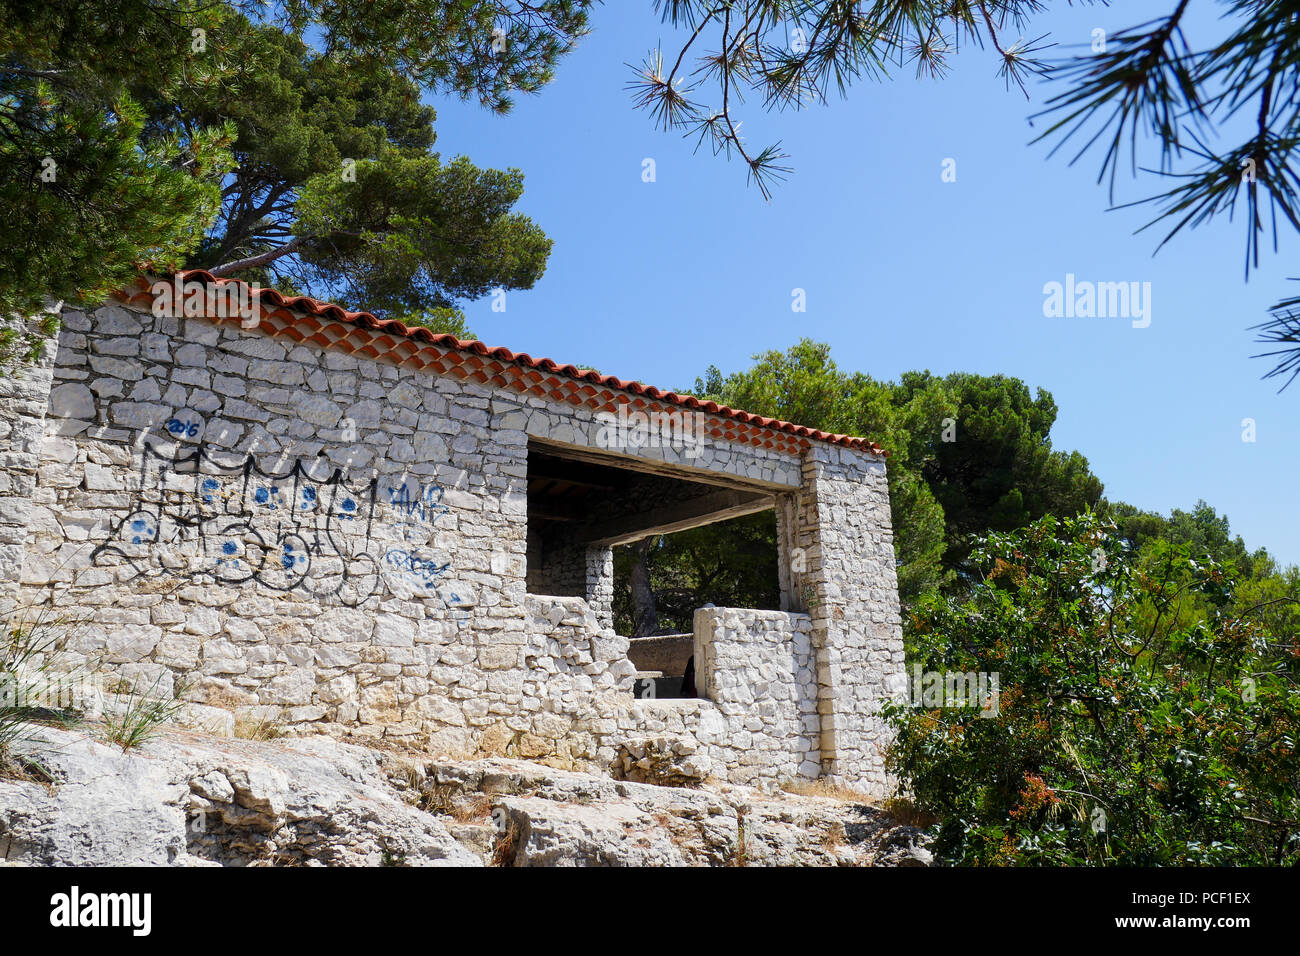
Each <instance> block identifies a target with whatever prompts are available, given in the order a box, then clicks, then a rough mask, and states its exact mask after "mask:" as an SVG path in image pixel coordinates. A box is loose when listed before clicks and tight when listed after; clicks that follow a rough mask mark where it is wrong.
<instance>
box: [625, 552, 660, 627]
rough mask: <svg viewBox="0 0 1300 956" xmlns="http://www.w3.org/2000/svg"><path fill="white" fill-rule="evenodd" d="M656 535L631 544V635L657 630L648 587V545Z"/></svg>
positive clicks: (655, 616)
mask: <svg viewBox="0 0 1300 956" xmlns="http://www.w3.org/2000/svg"><path fill="white" fill-rule="evenodd" d="M656 537H657V535H650V537H648V538H642V539H641V540H640V541H638V542H637V543H636V544H634V545H632V573H631V574H630V576H629V578H630V580H629V584H630V585H631V587H632V608H633V611H632V635H631V636H632V637H649V636H650V635H652V634H654V633H655V632H656V631H658V630H659V612H658V611H657V610H655V593H654V591H653V590H651V588H650V563H649V555H650V546H651V545H653V544H654V542H655V538H656Z"/></svg>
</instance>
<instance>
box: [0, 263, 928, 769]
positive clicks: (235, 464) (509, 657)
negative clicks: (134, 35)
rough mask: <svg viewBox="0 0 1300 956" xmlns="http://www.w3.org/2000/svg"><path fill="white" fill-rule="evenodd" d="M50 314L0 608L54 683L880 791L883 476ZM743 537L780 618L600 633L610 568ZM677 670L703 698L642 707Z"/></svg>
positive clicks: (130, 304) (343, 349) (511, 371)
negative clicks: (755, 554)
mask: <svg viewBox="0 0 1300 956" xmlns="http://www.w3.org/2000/svg"><path fill="white" fill-rule="evenodd" d="M59 311H60V312H61V315H60V320H61V332H60V335H59V340H58V348H57V352H55V350H54V349H52V348H51V349H49V350H47V356H46V358H44V359H43V360H42V361H41V362H39V363H38V364H37V365H35V366H32V367H28V368H26V369H24V370H23V371H21V372H20V373H19V374H17V375H16V376H9V377H5V378H3V379H0V449H2V450H3V454H4V460H5V473H4V477H3V483H0V588H2V589H3V590H2V591H0V596H2V598H3V601H4V602H5V608H4V610H5V611H6V612H10V611H12V612H13V613H15V614H17V615H19V616H21V617H23V618H25V619H27V620H32V619H39V620H41V621H44V622H46V623H47V624H49V625H50V626H55V627H57V628H59V629H60V631H61V633H63V634H64V635H65V645H66V654H67V655H69V659H71V660H74V661H76V662H80V663H84V665H85V666H87V667H90V668H93V669H96V670H97V671H98V672H101V673H110V674H112V675H113V676H114V678H115V679H117V680H118V681H119V683H121V682H127V683H130V684H132V685H133V686H135V687H136V688H140V687H145V688H149V689H152V690H153V691H154V692H156V693H166V694H177V695H179V696H182V697H183V698H185V699H186V700H188V701H193V702H195V703H196V704H197V705H203V706H204V707H216V708H223V710H222V711H221V713H222V714H224V713H225V712H227V711H228V712H230V713H233V714H235V715H238V716H240V717H244V718H252V719H270V720H275V721H278V722H281V723H283V724H285V725H286V726H287V727H289V728H292V729H294V730H306V731H310V730H319V731H323V732H327V733H331V734H335V735H373V736H380V735H383V736H389V737H393V736H397V737H409V738H412V739H417V740H420V741H427V742H428V743H429V745H430V746H433V747H437V748H444V749H446V750H449V751H453V752H457V751H459V752H463V753H472V752H475V751H488V752H498V753H509V754H514V755H518V756H521V757H532V758H543V759H551V760H555V761H564V762H569V763H571V764H573V765H578V766H599V767H601V768H604V769H607V770H609V771H610V772H612V773H614V774H615V775H619V776H629V777H641V778H645V779H660V780H673V779H677V780H679V781H690V780H693V779H702V778H703V777H706V776H712V777H714V778H717V779H726V780H730V781H732V782H737V783H750V784H760V785H775V784H780V783H782V782H785V781H790V780H797V779H800V778H818V777H828V778H830V779H831V780H833V781H834V782H837V783H841V784H844V785H848V786H852V787H856V788H860V789H864V790H867V791H874V792H881V791H882V790H883V788H884V787H885V784H886V779H885V774H884V769H883V762H882V756H881V746H882V744H883V742H884V741H885V739H886V736H885V730H884V728H883V726H882V724H881V722H880V721H879V718H878V716H877V711H878V708H879V706H880V703H881V701H882V700H883V698H884V696H885V687H886V683H887V682H888V683H889V684H890V685H891V686H894V682H896V681H897V680H899V678H900V677H901V674H902V671H903V648H902V637H901V630H900V620H899V606H898V596H897V588H896V583H895V572H894V555H893V547H892V530H891V527H890V518H889V501H888V492H887V489H886V484H885V459H884V456H883V454H882V452H881V450H880V448H879V447H878V446H876V445H874V444H872V443H870V442H868V441H866V440H863V439H860V438H852V437H848V436H843V435H831V434H826V433H824V432H819V431H815V430H812V429H809V428H805V427H801V426H797V425H793V424H790V423H787V422H780V421H774V420H771V419H764V418H760V417H758V416H755V415H750V414H747V413H745V412H742V411H737V410H734V409H730V408H725V407H719V406H717V405H715V404H713V403H709V402H700V401H698V400H696V399H694V398H691V397H688V396H679V395H676V394H674V393H666V392H662V391H660V390H658V389H655V388H651V387H646V386H643V385H640V384H638V383H635V382H625V381H621V380H619V379H616V378H613V377H610V376H604V375H600V374H598V373H596V372H594V371H587V370H581V369H578V368H575V367H573V366H571V365H557V364H556V363H554V362H552V361H551V360H549V359H540V360H538V359H534V358H531V357H530V356H528V355H525V354H516V353H513V352H511V351H509V350H507V349H504V348H489V347H487V346H485V345H483V344H482V343H481V342H463V341H459V340H457V339H455V338H454V337H451V336H444V335H436V334H433V333H430V332H429V331H428V330H426V329H419V328H415V329H408V328H407V327H405V326H403V325H401V324H400V323H397V322H392V321H389V322H383V321H379V320H378V319H376V318H375V317H374V316H372V315H370V314H369V313H355V312H347V311H345V310H343V309H341V308H339V307H338V306H333V305H326V304H322V303H320V302H317V301H315V300H311V299H304V298H286V297H283V296H281V295H279V294H278V293H275V292H271V291H265V290H253V289H251V288H250V287H248V286H247V285H245V284H243V283H239V282H233V281H230V282H228V281H222V280H216V279H213V278H212V277H211V276H209V275H208V274H206V273H202V272H199V273H189V274H186V275H184V276H183V277H177V278H175V279H169V280H164V281H162V282H159V283H154V284H150V283H149V282H147V281H146V280H141V281H140V282H139V283H138V284H137V285H136V286H135V287H133V288H132V289H130V290H128V291H127V292H124V293H123V294H122V295H121V296H120V297H119V299H118V300H117V301H115V302H114V303H113V304H110V305H105V306H103V307H100V308H96V309H93V310H86V309H78V308H75V307H72V306H63V307H60V309H59ZM50 353H53V354H50ZM764 509H775V513H776V522H777V532H778V533H777V538H778V548H779V554H778V567H779V569H780V589H781V610H752V609H738V608H714V607H706V608H701V609H700V610H698V611H696V613H695V619H694V633H693V635H688V636H685V637H684V638H678V639H675V640H674V639H656V640H654V641H650V642H648V643H646V644H645V646H644V647H643V648H641V649H640V650H639V651H638V650H637V649H636V648H632V647H631V646H630V643H629V640H628V638H626V637H622V636H619V635H618V634H617V633H615V631H614V630H613V627H612V625H613V614H612V597H613V593H614V588H613V550H612V549H613V548H614V547H616V546H618V545H620V544H626V543H628V542H633V541H637V540H639V539H641V538H643V537H645V536H646V535H648V534H651V533H664V532H672V531H677V530H682V529H686V528H692V527H697V526H700V525H704V524H708V523H710V522H715V521H719V520H723V519H726V518H731V517H735V516H738V515H743V514H749V513H753V512H756V511H760V510H764ZM690 656H693V657H694V666H695V670H696V683H697V687H698V692H699V696H698V697H697V698H690V699H681V698H663V697H655V698H644V697H641V696H636V695H634V693H633V688H634V682H635V681H637V680H638V678H640V681H641V682H640V684H638V685H636V686H638V687H641V688H648V687H650V686H654V685H652V684H651V683H650V681H651V680H653V679H654V678H656V677H661V676H662V677H672V676H680V674H681V666H682V663H683V661H684V659H685V658H687V657H690ZM634 659H635V660H634ZM638 668H639V669H640V672H638ZM673 670H675V671H676V674H675V675H674V674H673V673H672V671H673ZM656 671H657V672H658V673H656ZM663 686H666V685H663ZM642 693H644V690H642ZM196 709H202V708H196Z"/></svg>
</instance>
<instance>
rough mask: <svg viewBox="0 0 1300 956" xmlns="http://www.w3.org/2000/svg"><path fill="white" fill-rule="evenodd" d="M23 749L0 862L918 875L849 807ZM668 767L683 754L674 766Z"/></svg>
mask: <svg viewBox="0 0 1300 956" xmlns="http://www.w3.org/2000/svg"><path fill="white" fill-rule="evenodd" d="M39 734H40V735H41V737H42V738H43V740H42V741H41V742H39V743H28V744H26V745H25V746H24V749H25V751H26V753H27V754H28V756H29V757H30V758H35V759H36V760H39V762H40V764H41V765H42V766H43V767H44V768H45V769H46V771H47V776H48V782H34V781H31V780H25V781H16V780H0V861H3V862H7V863H9V864H29V865H55V866H57V865H89V866H114V865H177V866H184V865H190V866H197V865H234V866H240V865H345V866H346V865H362V866H378V865H406V866H426V865H443V866H447V865H451V866H479V865H504V866H742V865H806V866H855V865H918V864H920V865H924V864H925V863H926V862H928V853H927V852H926V851H925V849H924V845H923V844H924V839H923V838H922V837H920V835H919V833H918V832H917V831H915V830H911V829H910V828H906V827H897V826H894V825H893V821H892V820H890V818H889V817H888V815H886V814H885V813H884V812H883V811H881V810H880V809H878V808H876V807H874V806H871V805H869V804H866V803H857V802H854V801H851V800H848V801H846V800H844V799H830V798H827V797H817V796H799V795H795V794H788V793H775V794H774V793H763V792H760V791H758V790H754V789H750V788H746V787H739V786H732V785H715V784H709V785H706V786H703V787H698V788H691V787H682V786H671V787H669V786H656V785H653V784H650V783H641V782H635V781H631V780H615V779H612V778H610V777H606V776H602V775H596V774H587V773H578V772H574V771H569V770H558V769H554V768H551V767H547V766H543V765H540V764H536V763H531V762H528V761H523V760H509V759H497V758H492V759H485V760H449V759H445V758H435V757H432V756H429V755H427V754H424V755H422V754H417V753H413V752H411V753H392V752H387V751H380V750H374V749H369V748H364V747H358V746H354V745H351V744H345V743H341V742H339V741H337V740H334V739H332V738H328V737H310V738H299V739H287V740H276V741H250V740H242V739H231V738H222V737H217V736H211V735H208V734H202V733H195V732H189V731H176V730H168V731H166V732H164V733H162V734H160V735H159V736H158V737H156V738H154V739H153V740H151V741H150V742H148V743H147V744H145V745H144V746H143V747H141V748H140V749H138V750H134V751H131V752H129V753H123V752H122V751H121V750H120V749H118V748H116V747H113V746H109V745H106V744H103V743H100V742H98V741H97V740H95V739H94V738H93V736H91V735H90V734H89V733H87V732H84V731H67V730H59V729H52V728H41V729H40V730H39ZM679 757H680V755H679Z"/></svg>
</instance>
